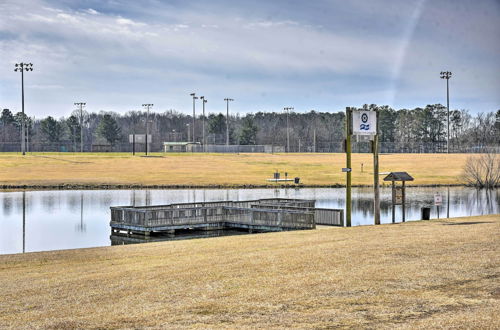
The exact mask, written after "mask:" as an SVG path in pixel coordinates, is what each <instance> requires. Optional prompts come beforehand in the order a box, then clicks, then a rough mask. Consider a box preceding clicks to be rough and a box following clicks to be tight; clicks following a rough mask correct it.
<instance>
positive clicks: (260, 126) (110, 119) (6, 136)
mask: <svg viewBox="0 0 500 330" xmlns="http://www.w3.org/2000/svg"><path fill="white" fill-rule="evenodd" d="M362 108H364V109H370V110H373V109H379V111H380V115H379V118H380V122H379V125H380V141H381V142H382V143H385V144H386V145H393V146H408V145H412V146H415V145H418V146H419V148H420V149H419V150H421V152H433V151H438V152H439V151H442V149H443V148H442V146H443V145H444V144H445V141H446V137H447V111H446V107H445V106H443V105H440V104H434V105H427V106H425V107H423V108H414V109H400V110H395V109H392V108H390V107H388V106H377V105H374V104H372V105H364V106H363V107H362ZM146 117H147V114H146V112H145V111H129V112H127V113H124V114H119V113H116V112H105V111H100V112H97V113H96V112H87V111H83V113H82V118H80V111H79V110H75V111H73V112H72V113H71V114H70V115H69V116H68V117H62V118H53V117H51V116H48V117H46V118H36V119H34V118H31V117H29V116H26V117H25V120H26V127H27V132H28V138H27V139H28V143H29V145H30V146H31V150H32V151H73V150H76V151H79V150H80V136H81V133H83V144H84V150H85V151H91V150H92V149H93V146H96V145H101V146H102V145H109V146H110V147H111V149H112V150H114V151H130V150H131V145H130V143H129V135H130V134H133V133H135V134H144V133H145V131H146V126H145V125H146ZM80 119H82V120H80ZM81 122H82V123H83V125H81V124H80V123H81ZM203 122H205V139H206V143H207V144H225V143H226V116H225V114H223V113H211V114H209V115H208V116H206V117H203V116H201V115H200V116H198V115H197V116H196V118H195V127H194V141H196V142H200V143H202V142H203V141H202V131H203V129H202V128H203ZM21 123H22V113H21V112H18V113H12V112H11V111H10V110H9V109H3V111H2V113H1V117H0V129H1V133H0V150H2V151H18V150H19V148H20V147H19V144H20V129H21ZM192 123H193V117H192V115H188V114H183V113H180V112H178V111H175V110H168V111H165V112H150V113H149V133H150V134H151V135H152V139H153V141H152V145H151V151H160V150H161V148H162V144H163V142H165V141H170V142H183V141H188V139H189V140H190V141H192V140H193V129H192ZM344 123H345V112H343V111H341V112H317V111H313V110H312V111H309V112H306V113H299V112H290V114H289V130H290V131H289V134H290V151H292V152H297V151H301V152H311V151H317V152H334V151H335V152H338V151H339V150H338V149H339V148H341V147H340V146H341V145H342V143H343V140H344V138H345V128H344V125H345V124H344ZM82 129H83V132H81V130H82ZM188 130H189V132H188ZM229 131H230V134H229V135H230V144H237V145H275V146H285V145H286V139H287V114H286V113H285V112H256V113H248V114H230V116H229ZM443 143H444V144H443ZM499 143H500V110H498V111H496V112H488V113H478V114H471V113H470V112H469V111H467V110H450V148H452V149H453V148H454V149H456V150H461V149H463V148H465V147H466V148H469V149H470V148H481V147H484V146H498V145H499ZM429 145H432V146H433V147H432V148H431V149H432V150H431V149H429V148H428V147H425V146H429ZM422 146H424V147H422ZM436 146H438V148H437V149H436ZM439 146H440V147H439ZM469 149H467V150H469ZM393 151H394V152H398V151H399V152H405V149H404V148H403V149H401V148H395V149H394V150H393ZM413 152H415V151H413ZM417 152H418V151H417ZM469 152H471V151H469Z"/></svg>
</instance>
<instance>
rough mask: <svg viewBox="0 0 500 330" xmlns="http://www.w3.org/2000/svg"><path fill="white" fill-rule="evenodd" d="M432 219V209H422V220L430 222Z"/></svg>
mask: <svg viewBox="0 0 500 330" xmlns="http://www.w3.org/2000/svg"><path fill="white" fill-rule="evenodd" d="M430 218H431V208H430V207H422V220H430Z"/></svg>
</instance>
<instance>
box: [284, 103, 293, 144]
mask: <svg viewBox="0 0 500 330" xmlns="http://www.w3.org/2000/svg"><path fill="white" fill-rule="evenodd" d="M283 110H285V111H286V152H287V153H288V152H290V127H289V126H288V115H289V114H290V110H293V107H285V108H283Z"/></svg>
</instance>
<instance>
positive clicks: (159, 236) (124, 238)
mask: <svg viewBox="0 0 500 330" xmlns="http://www.w3.org/2000/svg"><path fill="white" fill-rule="evenodd" d="M246 234H248V231H246V230H236V229H224V230H189V229H188V230H177V231H176V232H175V234H165V233H153V234H151V235H150V236H148V237H146V236H144V235H136V234H133V233H132V234H127V233H126V232H113V233H112V234H111V236H110V237H109V238H110V239H111V245H125V244H139V243H150V242H164V241H177V240H186V239H197V238H209V237H221V236H234V235H246Z"/></svg>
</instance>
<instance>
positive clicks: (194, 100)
mask: <svg viewBox="0 0 500 330" xmlns="http://www.w3.org/2000/svg"><path fill="white" fill-rule="evenodd" d="M189 95H191V96H192V97H193V127H192V130H193V143H194V123H195V116H196V113H195V107H196V99H197V98H198V97H197V96H196V93H191V94H189Z"/></svg>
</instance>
